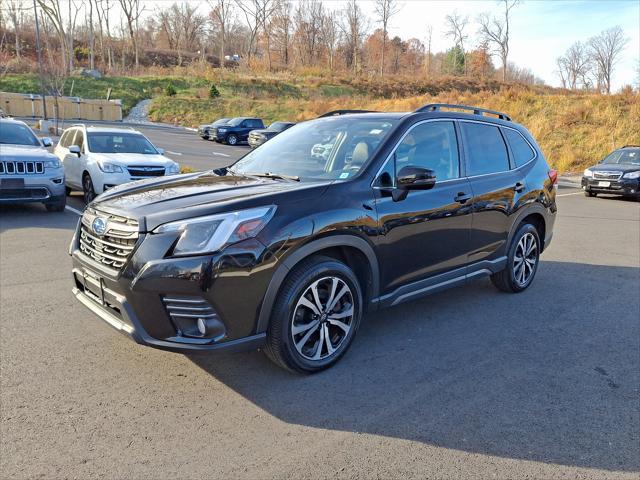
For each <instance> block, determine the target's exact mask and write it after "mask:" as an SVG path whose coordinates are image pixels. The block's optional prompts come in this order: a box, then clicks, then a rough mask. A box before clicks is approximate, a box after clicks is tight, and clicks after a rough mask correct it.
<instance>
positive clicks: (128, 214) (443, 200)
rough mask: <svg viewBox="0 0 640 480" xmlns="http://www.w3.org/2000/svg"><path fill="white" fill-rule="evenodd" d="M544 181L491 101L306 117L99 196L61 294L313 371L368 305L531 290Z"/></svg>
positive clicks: (202, 346) (136, 321)
mask: <svg viewBox="0 0 640 480" xmlns="http://www.w3.org/2000/svg"><path fill="white" fill-rule="evenodd" d="M465 112H468V113H465ZM556 183H557V173H556V172H555V171H554V170H552V169H550V168H549V166H548V165H547V162H546V161H545V158H544V156H543V154H542V152H541V151H540V148H539V147H538V145H537V144H536V142H535V140H534V139H533V138H532V137H531V135H530V134H529V132H527V130H526V129H525V128H523V127H522V126H520V125H518V124H516V123H514V122H512V121H511V119H510V118H509V117H508V116H507V115H505V114H503V113H500V112H493V111H489V110H484V109H480V108H477V107H465V106H460V105H442V104H432V105H427V106H425V107H422V108H420V109H418V110H417V111H415V112H412V113H362V114H348V115H341V116H332V117H327V118H320V119H316V120H311V121H307V122H303V123H300V124H298V125H296V126H294V127H292V128H291V129H289V130H287V131H285V132H283V133H281V134H280V135H278V136H277V137H275V138H274V139H273V140H271V141H269V142H267V143H265V144H264V145H262V146H260V147H258V148H257V149H255V150H254V151H252V152H250V153H248V154H247V155H246V156H244V157H243V158H241V159H240V160H239V161H237V162H236V163H234V164H233V165H231V166H229V167H227V168H222V169H219V170H214V171H207V172H200V173H196V174H187V175H182V176H178V177H170V178H165V177H163V178H158V179H153V180H143V181H139V182H133V183H129V184H125V185H121V186H119V187H115V188H112V189H110V190H108V191H107V192H106V193H104V194H103V195H101V196H99V197H98V198H96V199H95V200H94V201H93V202H92V203H91V204H90V205H89V206H88V207H87V209H86V210H85V212H84V214H83V216H82V218H81V220H80V222H79V224H78V228H77V230H76V233H75V236H74V238H73V240H72V243H71V247H70V253H71V254H72V256H73V280H74V288H73V293H74V294H75V296H76V298H77V299H78V300H79V301H80V302H82V303H83V304H84V305H86V306H87V307H89V308H90V309H91V310H92V311H93V312H95V313H96V314H97V315H98V316H99V317H101V318H102V319H103V320H105V321H106V322H108V323H109V324H111V325H112V326H113V327H115V328H116V329H118V330H121V331H123V332H125V333H127V334H129V335H130V336H131V337H133V339H135V340H136V341H137V342H138V343H141V344H143V345H149V346H153V347H158V348H163V349H167V350H174V351H180V352H188V351H230V350H244V349H255V348H260V347H263V348H264V350H265V351H266V353H267V354H268V356H269V357H270V358H271V359H273V360H274V361H275V362H276V363H278V364H279V365H281V366H283V367H285V368H288V369H291V370H294V371H299V372H315V371H319V370H321V369H324V368H326V367H329V366H330V365H332V364H334V363H335V362H336V361H337V360H338V359H339V358H340V357H341V356H342V355H343V354H344V353H345V351H346V350H347V349H348V347H349V345H350V344H351V343H352V341H353V338H354V336H355V334H356V331H357V329H358V326H359V324H360V321H361V319H362V317H363V315H364V314H365V312H367V311H372V310H376V309H379V308H383V307H388V306H391V305H396V304H398V303H401V302H404V301H406V300H412V299H415V298H419V297H422V296H423V295H426V294H429V293H433V292H436V291H439V290H441V289H444V288H448V287H452V286H455V285H461V284H463V283H465V282H468V281H471V280H473V279H475V278H480V277H483V276H486V275H488V276H490V277H491V280H492V281H493V283H494V284H495V286H496V287H498V288H499V289H500V290H503V291H506V292H521V291H523V290H525V289H526V288H528V287H529V286H530V285H531V283H532V281H533V278H534V276H535V274H536V270H537V268H538V261H539V257H540V254H541V253H542V252H543V250H544V249H545V248H546V247H547V246H548V245H549V242H550V240H551V237H552V232H553V225H554V220H555V214H556V201H555V197H556V188H555V187H556ZM396 321H400V320H396Z"/></svg>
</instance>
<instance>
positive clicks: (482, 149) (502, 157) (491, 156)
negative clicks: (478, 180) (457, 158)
mask: <svg viewBox="0 0 640 480" xmlns="http://www.w3.org/2000/svg"><path fill="white" fill-rule="evenodd" d="M460 126H461V127H462V132H463V134H464V138H465V143H466V144H465V150H466V152H467V156H468V158H469V171H468V172H467V175H469V176H474V175H484V174H487V173H495V172H504V171H507V170H509V156H508V155H507V146H506V145H505V143H504V140H503V139H502V135H501V134H500V130H499V129H498V127H494V126H493V125H486V124H482V123H470V122H460Z"/></svg>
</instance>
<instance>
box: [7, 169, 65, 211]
mask: <svg viewBox="0 0 640 480" xmlns="http://www.w3.org/2000/svg"><path fill="white" fill-rule="evenodd" d="M8 179H10V180H14V182H13V183H11V184H9V183H7V182H4V181H3V180H8ZM16 180H17V182H15V181H16ZM64 195H65V188H64V172H63V171H62V169H56V170H54V171H53V173H52V174H51V175H49V174H45V175H24V176H21V175H0V203H2V204H7V203H30V202H42V203H49V202H55V201H57V200H59V199H60V198H61V197H64Z"/></svg>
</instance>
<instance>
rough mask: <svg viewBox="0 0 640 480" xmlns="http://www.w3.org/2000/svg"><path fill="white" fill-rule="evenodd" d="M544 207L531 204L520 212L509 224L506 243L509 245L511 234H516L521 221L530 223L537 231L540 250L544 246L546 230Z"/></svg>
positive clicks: (511, 238)
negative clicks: (509, 228) (509, 229)
mask: <svg viewBox="0 0 640 480" xmlns="http://www.w3.org/2000/svg"><path fill="white" fill-rule="evenodd" d="M545 213H546V211H545V209H544V207H542V206H541V205H539V204H534V205H531V206H530V207H529V208H527V209H526V210H524V211H522V212H520V214H519V215H518V216H517V217H516V218H515V220H514V222H513V223H512V224H511V231H510V232H509V238H508V241H507V243H506V245H511V241H512V240H513V236H514V235H515V234H516V231H517V230H518V227H519V226H520V225H522V224H523V223H530V224H532V225H533V226H534V227H535V228H536V230H537V231H538V237H540V252H542V251H543V250H544V247H545V235H546V232H547V219H546V218H545Z"/></svg>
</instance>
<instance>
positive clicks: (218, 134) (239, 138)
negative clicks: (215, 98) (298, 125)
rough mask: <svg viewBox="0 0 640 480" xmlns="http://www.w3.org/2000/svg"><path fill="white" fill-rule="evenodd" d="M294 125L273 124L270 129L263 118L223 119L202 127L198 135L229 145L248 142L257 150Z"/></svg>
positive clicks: (284, 123) (288, 123) (291, 123)
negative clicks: (266, 126)
mask: <svg viewBox="0 0 640 480" xmlns="http://www.w3.org/2000/svg"><path fill="white" fill-rule="evenodd" d="M293 125H295V123H294V122H273V123H272V124H271V125H269V128H265V126H264V122H263V121H262V119H261V118H254V117H236V118H221V119H219V120H216V121H214V122H211V123H210V124H205V125H200V126H199V127H198V134H199V135H200V137H201V138H203V139H204V140H213V141H216V142H219V143H226V144H227V145H238V144H239V143H244V142H247V143H248V144H249V146H250V147H251V148H256V147H258V146H260V145H262V144H263V143H265V142H266V141H267V140H270V139H272V138H273V137H275V136H276V135H278V134H279V133H282V132H284V131H285V130H286V129H288V128H290V127H292V126H293Z"/></svg>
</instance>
